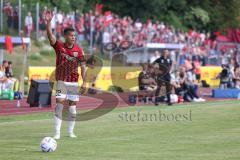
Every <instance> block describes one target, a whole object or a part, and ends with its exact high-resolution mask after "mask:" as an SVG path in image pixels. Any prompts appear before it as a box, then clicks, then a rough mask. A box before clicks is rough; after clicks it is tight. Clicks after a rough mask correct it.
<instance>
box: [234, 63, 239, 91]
mask: <svg viewBox="0 0 240 160" xmlns="http://www.w3.org/2000/svg"><path fill="white" fill-rule="evenodd" d="M233 79H234V84H235V88H236V89H240V66H239V65H238V66H236V67H235V69H234V76H233Z"/></svg>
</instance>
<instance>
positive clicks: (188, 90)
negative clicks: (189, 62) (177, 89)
mask: <svg viewBox="0 0 240 160" xmlns="http://www.w3.org/2000/svg"><path fill="white" fill-rule="evenodd" d="M179 77H180V80H179V81H180V85H181V87H182V89H183V90H184V92H185V94H184V97H183V98H184V100H185V101H194V102H204V101H205V99H203V98H200V97H199V96H198V94H197V85H196V84H194V82H193V78H192V77H193V76H192V75H191V73H190V72H189V71H188V73H186V70H185V68H182V69H181V70H180V73H179ZM189 98H190V99H189Z"/></svg>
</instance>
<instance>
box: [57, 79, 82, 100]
mask: <svg viewBox="0 0 240 160" xmlns="http://www.w3.org/2000/svg"><path fill="white" fill-rule="evenodd" d="M56 98H57V99H58V98H60V99H66V100H70V101H75V102H76V101H79V85H78V82H64V81H57V87H56Z"/></svg>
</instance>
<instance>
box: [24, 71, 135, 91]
mask: <svg viewBox="0 0 240 160" xmlns="http://www.w3.org/2000/svg"><path fill="white" fill-rule="evenodd" d="M54 70H55V67H29V70H28V80H29V81H28V84H29V86H30V82H31V80H32V79H35V80H37V79H44V80H51V81H54V80H55V72H54ZM139 72H140V68H139V67H101V68H100V67H95V68H94V69H91V68H87V82H88V83H87V85H88V86H89V84H90V83H91V82H92V80H93V79H94V77H96V82H95V84H96V87H97V88H101V89H102V90H108V89H109V87H110V86H113V85H114V86H119V87H121V88H122V89H123V90H128V89H130V88H134V87H135V88H136V86H138V79H137V78H138V74H139ZM79 75H80V68H79ZM81 83H82V79H81V76H79V84H80V85H81Z"/></svg>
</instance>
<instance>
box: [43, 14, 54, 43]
mask: <svg viewBox="0 0 240 160" xmlns="http://www.w3.org/2000/svg"><path fill="white" fill-rule="evenodd" d="M52 18H53V13H52V12H51V11H47V13H46V16H45V20H46V21H47V36H48V40H49V42H50V44H51V45H54V44H55V43H56V38H55V36H54V35H53V33H52V26H51V21H52Z"/></svg>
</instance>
